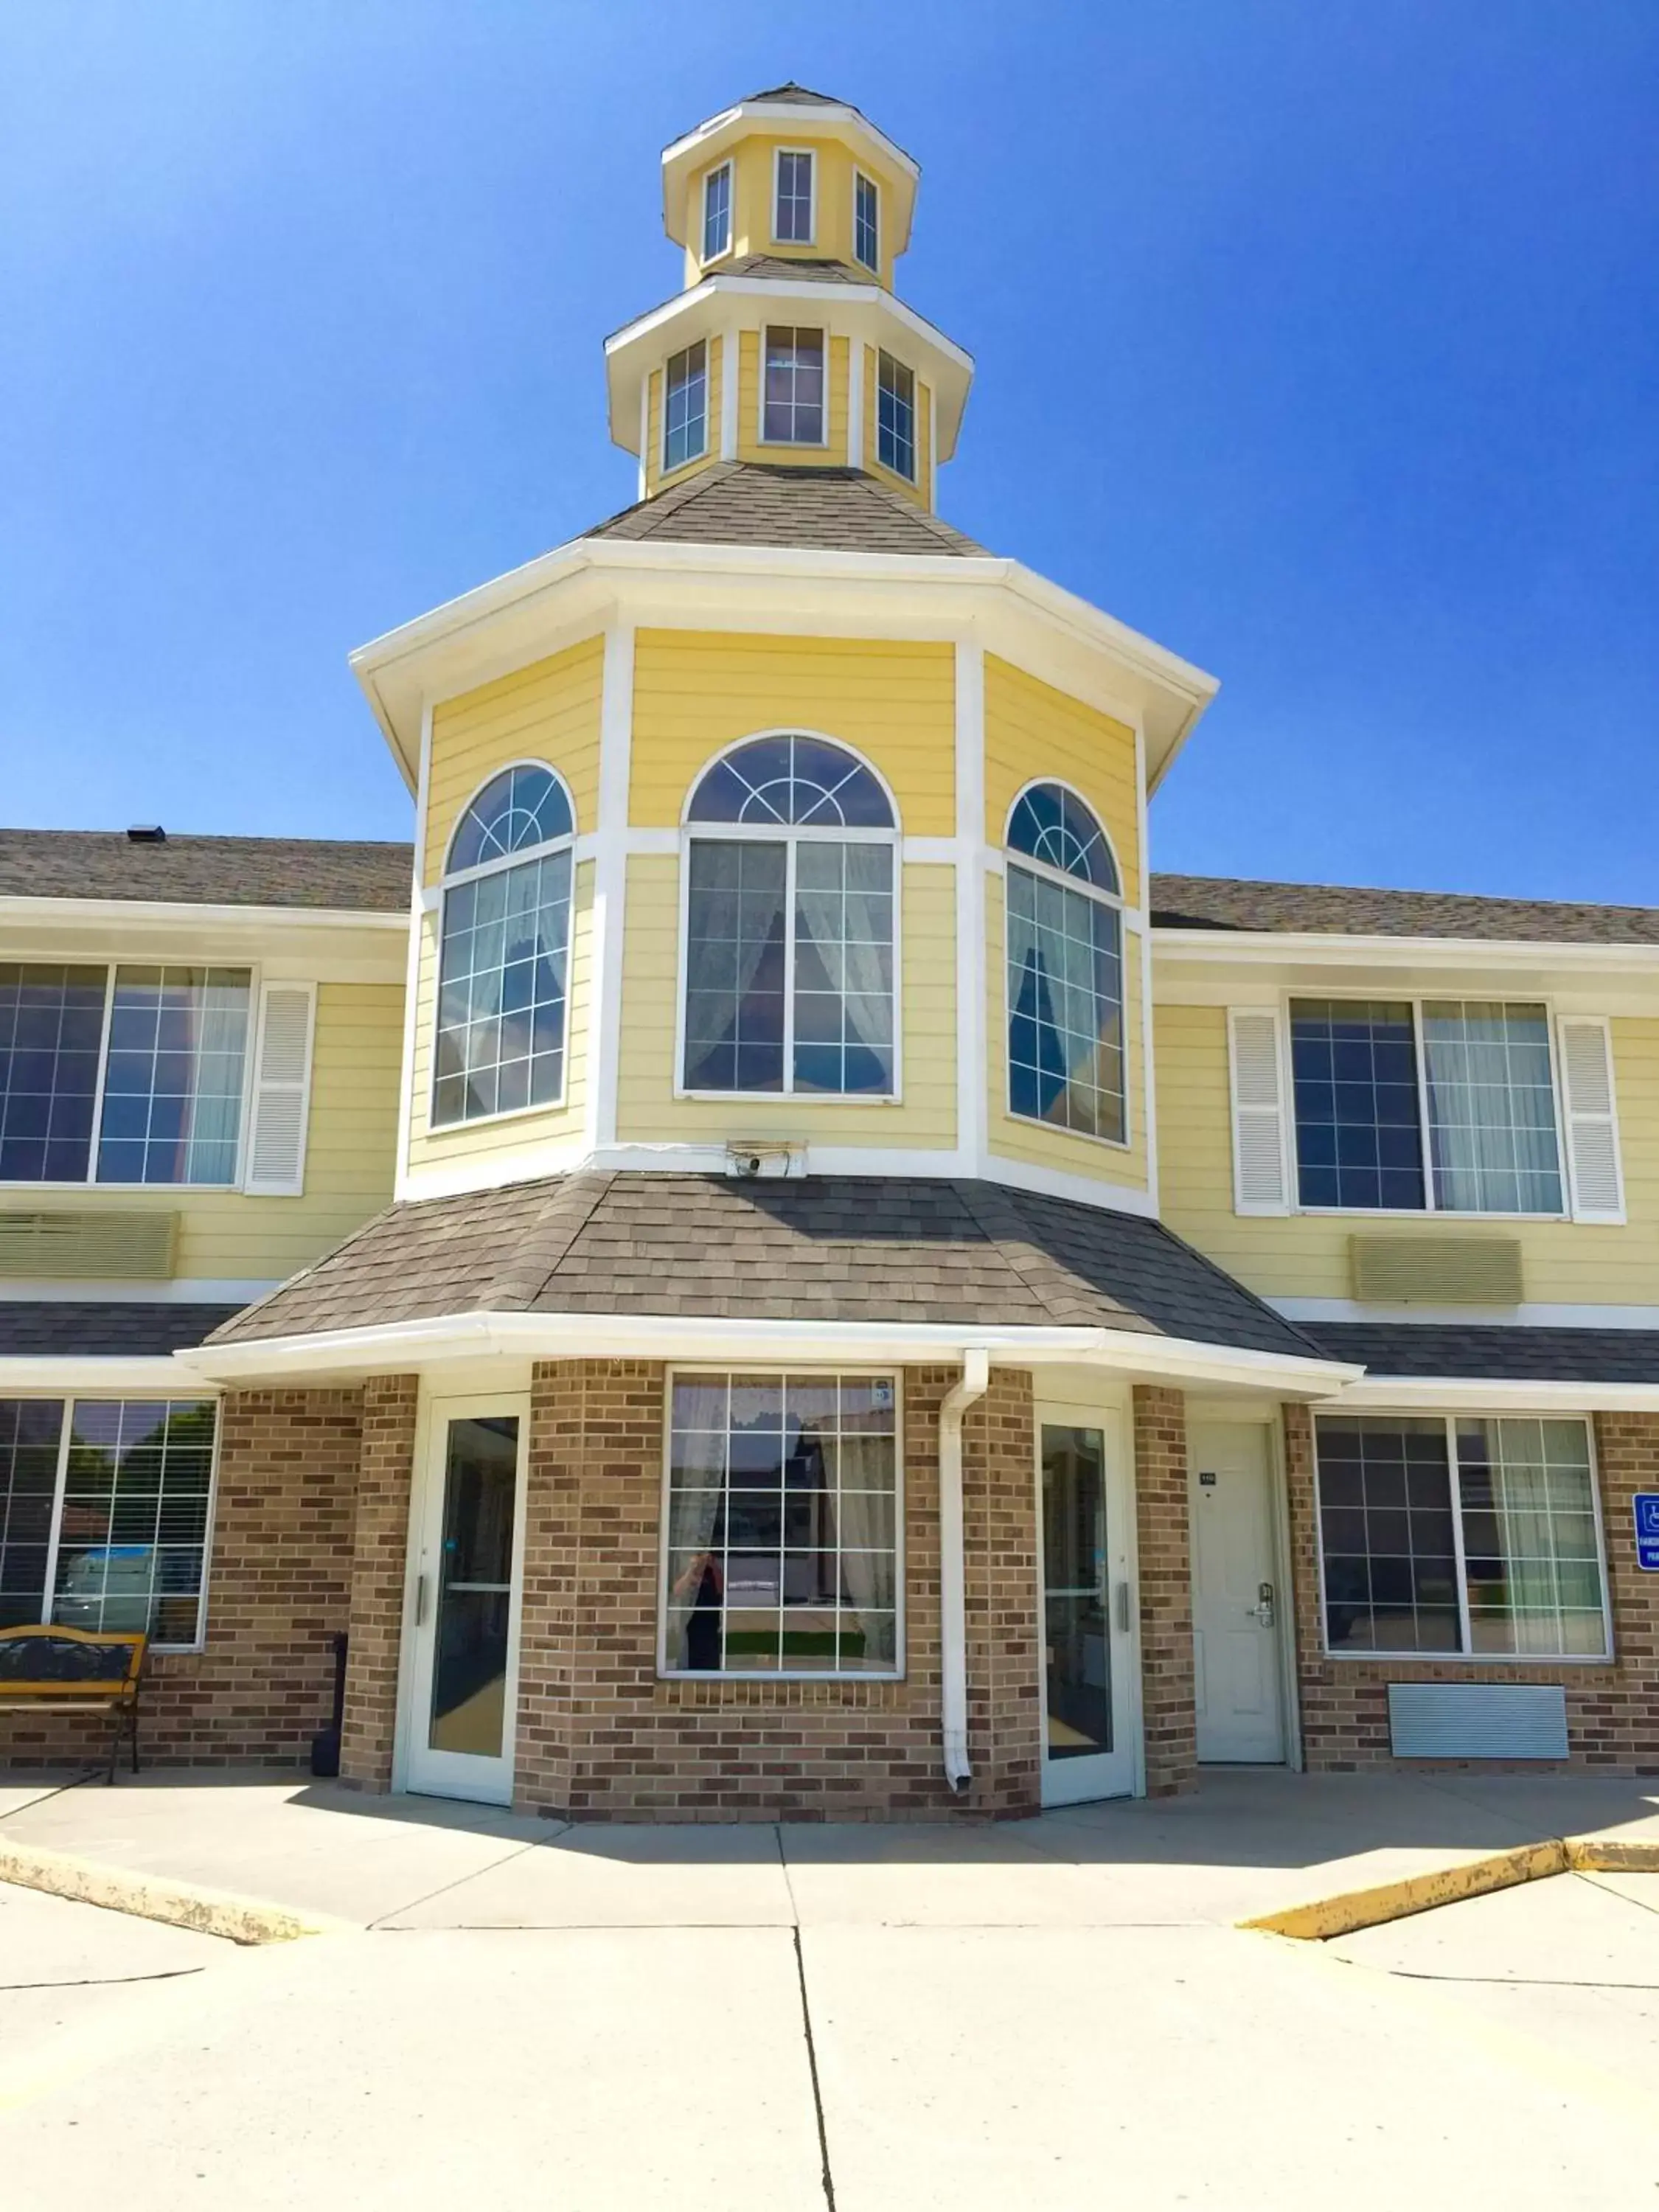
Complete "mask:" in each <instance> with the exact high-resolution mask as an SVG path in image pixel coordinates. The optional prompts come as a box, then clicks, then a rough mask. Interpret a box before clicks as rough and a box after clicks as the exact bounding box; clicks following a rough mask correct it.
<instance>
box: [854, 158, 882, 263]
mask: <svg viewBox="0 0 1659 2212" xmlns="http://www.w3.org/2000/svg"><path fill="white" fill-rule="evenodd" d="M853 256H854V259H855V260H857V261H861V262H862V263H863V264H864V266H865V267H866V269H875V270H879V269H880V267H881V191H880V187H879V186H878V185H877V183H876V181H875V179H874V178H873V177H866V175H865V173H864V172H863V170H862V169H860V170H857V171H855V172H854V177H853Z"/></svg>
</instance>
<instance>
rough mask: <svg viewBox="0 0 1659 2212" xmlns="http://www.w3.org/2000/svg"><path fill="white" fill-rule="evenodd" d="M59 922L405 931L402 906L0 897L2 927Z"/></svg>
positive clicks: (132, 926)
mask: <svg viewBox="0 0 1659 2212" xmlns="http://www.w3.org/2000/svg"><path fill="white" fill-rule="evenodd" d="M42 923H45V924H46V925H48V926H50V925H52V924H53V923H62V924H63V925H64V926H65V927H70V928H74V929H87V928H100V927H119V928H121V929H123V930H127V929H192V930H202V929H218V928H225V929H259V930H266V929H375V930H404V929H407V928H408V927H409V916H408V915H407V913H406V912H404V909H403V908H398V912H397V913H395V914H386V913H382V912H380V911H379V910H378V909H376V908H366V907H323V906H209V905H206V904H195V903H192V902H187V901H185V900H183V899H178V900H162V899H118V898H105V899H94V898H25V897H23V896H17V895H14V896H9V897H5V898H0V928H3V927H9V926H13V925H15V926H19V927H21V926H24V925H27V926H28V927H39V926H40V925H41V924H42Z"/></svg>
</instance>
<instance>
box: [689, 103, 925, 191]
mask: <svg viewBox="0 0 1659 2212" xmlns="http://www.w3.org/2000/svg"><path fill="white" fill-rule="evenodd" d="M780 115H787V116H788V117H789V118H790V119H791V125H792V127H798V126H801V125H808V126H810V125H811V124H814V123H817V124H818V125H823V126H825V127H829V126H832V125H833V126H838V127H842V128H844V127H847V126H849V125H850V126H851V128H852V129H854V131H863V133H864V134H865V136H866V137H867V138H868V139H869V140H870V141H871V143H872V145H876V146H879V147H880V149H881V150H882V152H883V153H884V154H885V155H886V156H887V158H888V160H889V161H890V162H891V163H892V164H893V166H894V167H895V168H896V169H900V170H902V172H903V173H904V174H905V175H906V176H908V177H909V178H911V179H917V178H920V176H921V163H920V162H919V161H917V160H916V159H915V155H910V154H907V153H906V152H905V150H904V149H903V147H902V146H899V145H896V144H895V143H894V142H893V140H892V139H890V137H888V136H887V133H886V132H885V131H883V130H880V129H878V126H877V125H875V124H873V123H872V121H871V120H870V118H869V117H868V116H867V115H866V114H864V113H863V112H862V111H861V110H860V109H859V108H856V107H849V106H847V105H846V104H845V102H844V101H842V102H836V103H833V104H826V103H825V102H824V101H823V100H738V102H737V103H736V105H735V106H731V107H724V108H722V109H721V110H720V113H719V114H718V115H711V116H710V117H709V118H708V121H707V122H706V123H699V124H698V125H697V127H696V130H695V131H687V132H686V133H685V135H684V137H682V138H676V139H675V140H674V142H673V143H672V144H671V145H668V146H665V147H664V148H663V149H662V161H663V167H664V168H666V167H668V165H669V163H670V162H671V161H680V160H681V159H683V157H684V155H688V154H694V155H697V156H698V157H699V158H700V159H701V158H702V157H703V156H705V155H707V154H708V152H709V151H710V149H711V148H712V146H713V144H714V141H716V140H717V139H719V138H720V137H722V136H723V135H724V134H725V133H726V132H727V131H730V130H732V128H733V127H734V126H735V125H740V124H744V123H769V122H773V121H775V119H776V118H778V117H779V116H780Z"/></svg>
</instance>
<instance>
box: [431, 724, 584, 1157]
mask: <svg viewBox="0 0 1659 2212" xmlns="http://www.w3.org/2000/svg"><path fill="white" fill-rule="evenodd" d="M574 829H575V823H574V817H573V816H572V813H571V809H570V799H569V795H568V793H567V792H566V790H565V787H564V785H563V784H562V782H561V781H560V780H559V778H558V777H557V776H556V775H555V774H554V773H553V771H552V769H548V768H544V767H542V766H541V765H540V764H539V763H536V762H524V763H520V764H519V765H518V766H517V767H515V768H509V769H502V771H501V774H500V775H497V776H495V777H494V778H492V780H491V781H489V783H488V784H486V785H485V787H484V788H483V790H482V791H481V792H480V793H478V795H477V798H476V799H473V800H472V802H471V805H469V806H468V807H467V809H466V811H465V813H464V814H463V815H462V817H461V819H460V821H459V824H458V825H457V827H456V830H455V835H454V836H453V838H452V839H451V840H450V846H449V861H448V866H447V871H446V873H445V877H444V891H443V945H442V952H441V959H440V963H439V969H438V1025H437V1034H436V1037H435V1049H434V1053H433V1082H432V1120H433V1125H434V1127H442V1126H444V1125H445V1124H447V1123H449V1122H453V1121H477V1120H478V1119H479V1118H481V1117H482V1116H483V1115H489V1114H510V1113H513V1112H516V1111H517V1110H519V1109H521V1108H523V1107H526V1106H549V1105H554V1104H556V1103H557V1102H558V1100H559V1099H560V1098H561V1097H562V1096H563V1092H564V1043H565V1038H564V1029H565V997H566V976H567V971H568V965H569V957H570V869H571V857H570V848H571V842H572V838H573V836H574Z"/></svg>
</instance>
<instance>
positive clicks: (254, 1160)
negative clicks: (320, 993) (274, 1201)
mask: <svg viewBox="0 0 1659 2212" xmlns="http://www.w3.org/2000/svg"><path fill="white" fill-rule="evenodd" d="M316 1011H317V986H316V985H315V984H314V983H267V984H266V985H265V987H264V989H263V990H262V991H261V992H260V994H259V1041H258V1048H257V1050H256V1052H255V1054H254V1062H253V1122H252V1128H251V1129H250V1131H249V1133H248V1147H247V1173H246V1176H245V1177H244V1179H243V1184H242V1188H244V1189H245V1190H246V1191H248V1192H250V1193H252V1194H253V1195H254V1196H256V1197H262V1198H291V1197H293V1196H295V1194H297V1193H298V1192H300V1191H301V1190H303V1189H304V1188H305V1168H306V1123H307V1120H308V1119H309V1113H308V1109H309V1105H310V1097H311V1038H312V1030H313V1026H314V1024H315V1018H316Z"/></svg>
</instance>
